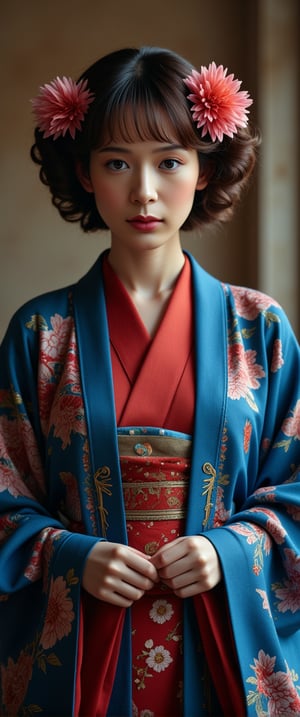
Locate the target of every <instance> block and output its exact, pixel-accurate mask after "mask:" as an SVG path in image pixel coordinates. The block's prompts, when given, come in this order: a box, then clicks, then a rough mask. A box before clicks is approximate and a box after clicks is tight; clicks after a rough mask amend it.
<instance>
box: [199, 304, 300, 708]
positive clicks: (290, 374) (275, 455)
mask: <svg viewBox="0 0 300 717" xmlns="http://www.w3.org/2000/svg"><path fill="white" fill-rule="evenodd" d="M234 299H235V303H234V310H233V311H232V312H231V316H230V321H229V338H228V366H229V371H228V372H229V386H228V413H227V421H226V425H225V429H224V435H223V446H222V450H221V466H220V474H219V481H218V505H217V511H216V515H215V527H212V528H211V529H210V530H209V531H208V532H207V533H206V536H207V537H208V538H209V539H210V540H211V542H212V543H213V544H214V546H215V547H216V549H217V551H218V554H219V557H220V561H221V565H222V570H223V578H224V585H225V589H226V593H227V600H228V606H229V612H230V619H231V623H232V628H233V634H234V639H235V645H236V649H237V652H238V655H239V661H240V667H241V671H242V676H243V682H244V685H246V687H247V689H246V696H247V704H248V709H249V714H252V713H253V714H258V713H259V714H260V713H262V712H260V711H259V710H263V709H266V710H267V713H268V714H269V713H270V714H278V715H279V714H286V715H292V714H299V713H300V696H299V695H300V686H299V673H300V657H299V655H300V641H299V634H300V633H299V629H300V442H299V441H300V351H299V344H298V342H297V339H296V337H295V335H294V333H293V331H292V329H291V327H290V324H289V322H288V320H287V318H286V316H285V314H284V312H283V311H282V310H281V309H280V307H278V306H277V305H275V306H271V305H270V304H271V300H269V299H268V297H265V296H263V295H261V294H258V293H252V294H250V293H249V292H246V290H245V291H244V292H242V290H236V291H235V296H234ZM252 710H253V712H252ZM257 710H258V711H257ZM276 710H277V711H276ZM280 710H281V711H280Z"/></svg>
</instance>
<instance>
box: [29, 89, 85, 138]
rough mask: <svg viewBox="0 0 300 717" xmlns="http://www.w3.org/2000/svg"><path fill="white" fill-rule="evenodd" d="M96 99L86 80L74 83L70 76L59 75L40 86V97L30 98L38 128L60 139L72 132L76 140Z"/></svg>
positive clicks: (46, 135) (45, 134) (49, 135)
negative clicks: (91, 104) (76, 135)
mask: <svg viewBox="0 0 300 717" xmlns="http://www.w3.org/2000/svg"><path fill="white" fill-rule="evenodd" d="M93 100H94V95H93V94H92V93H91V92H90V90H89V89H87V80H79V82H74V80H72V79H71V77H56V79H55V80H52V82H50V83H49V84H46V85H43V86H42V87H40V94H39V95H38V97H36V98H35V99H33V100H31V103H32V106H33V112H34V115H35V118H36V122H37V126H38V129H39V130H40V132H43V133H44V135H43V136H44V137H45V138H46V137H53V139H57V138H58V137H64V136H65V134H66V133H67V132H70V135H71V137H72V139H74V138H75V133H76V130H79V131H80V130H81V123H82V122H83V120H84V116H85V114H86V113H87V111H88V108H89V105H90V103H91V102H93Z"/></svg>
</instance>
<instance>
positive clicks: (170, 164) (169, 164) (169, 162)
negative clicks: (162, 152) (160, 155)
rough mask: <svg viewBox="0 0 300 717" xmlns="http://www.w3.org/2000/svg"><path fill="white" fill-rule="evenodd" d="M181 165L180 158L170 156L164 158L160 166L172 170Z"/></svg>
mask: <svg viewBox="0 0 300 717" xmlns="http://www.w3.org/2000/svg"><path fill="white" fill-rule="evenodd" d="M180 165H181V162H179V160H178V159H171V158H168V159H164V160H163V161H162V162H161V163H160V165H159V166H160V167H161V169H168V170H172V169H177V167H179V166H180Z"/></svg>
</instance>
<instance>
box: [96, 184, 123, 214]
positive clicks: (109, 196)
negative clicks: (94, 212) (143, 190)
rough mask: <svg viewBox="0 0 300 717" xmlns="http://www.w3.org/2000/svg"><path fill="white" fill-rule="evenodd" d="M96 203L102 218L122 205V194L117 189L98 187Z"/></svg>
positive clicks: (105, 186)
mask: <svg viewBox="0 0 300 717" xmlns="http://www.w3.org/2000/svg"><path fill="white" fill-rule="evenodd" d="M95 201H96V205H97V208H98V211H99V212H100V214H101V216H103V214H106V213H107V212H110V211H114V210H115V209H117V208H118V207H119V206H120V204H121V193H120V192H117V191H116V189H115V187H111V186H107V185H106V184H105V185H104V186H103V185H102V186H98V187H97V188H96V191H95Z"/></svg>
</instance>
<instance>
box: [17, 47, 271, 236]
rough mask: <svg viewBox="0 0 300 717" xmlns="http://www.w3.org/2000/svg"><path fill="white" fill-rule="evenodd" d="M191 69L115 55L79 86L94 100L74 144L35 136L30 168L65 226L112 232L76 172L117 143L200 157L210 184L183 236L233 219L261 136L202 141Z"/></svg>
mask: <svg viewBox="0 0 300 717" xmlns="http://www.w3.org/2000/svg"><path fill="white" fill-rule="evenodd" d="M193 69H194V68H193V66H192V65H191V64H190V63H189V62H188V61H187V60H185V59H184V58H182V57H180V56H179V55H177V54H176V53H174V52H172V51H171V50H167V49H162V48H158V47H142V48H141V49H134V48H128V49H122V50H117V51H115V52H112V53H110V54H108V55H106V56H104V57H103V58H101V59H100V60H98V61H97V62H95V63H94V64H93V65H91V67H90V68H89V69H87V70H86V71H85V72H84V73H83V74H82V75H81V77H80V78H79V79H86V80H87V82H88V88H89V90H90V91H91V92H92V93H93V94H94V96H95V98H94V100H93V102H92V103H91V104H90V106H89V110H88V113H87V115H86V117H85V120H84V122H83V126H82V131H81V132H80V131H79V132H77V133H76V136H75V139H72V138H71V137H70V136H69V135H65V136H64V137H60V138H58V139H56V140H53V138H52V137H50V138H47V139H45V138H44V137H43V133H42V132H41V131H39V129H36V130H35V143H34V145H33V146H32V148H31V157H32V159H33V161H34V162H35V163H36V164H38V165H40V179H41V181H42V182H43V184H46V185H47V186H48V187H49V189H50V192H51V194H52V202H53V204H54V206H56V207H57V209H58V211H59V212H60V214H61V216H62V217H63V218H64V219H66V220H67V221H70V222H76V221H78V222H80V224H81V227H82V229H83V230H84V231H86V232H92V231H96V230H98V229H107V226H106V224H105V223H104V221H103V219H102V218H101V216H100V215H99V213H98V210H97V208H96V204H95V200H94V195H93V194H91V193H88V192H87V191H85V189H84V188H83V187H82V184H81V182H80V180H79V178H78V172H77V168H78V165H80V167H81V169H82V170H83V172H84V173H86V174H87V175H88V173H89V162H90V154H91V151H92V150H94V149H97V148H99V147H101V146H103V145H105V144H107V143H109V142H110V141H112V140H116V139H118V140H120V139H121V140H123V141H125V142H130V141H137V140H139V139H140V140H146V141H147V140H152V141H153V140H157V141H162V142H174V141H176V142H177V143H179V144H181V145H182V146H183V147H185V148H189V149H195V150H197V152H198V155H199V162H200V167H201V173H203V174H204V175H205V177H206V179H207V182H208V183H207V186H206V187H205V189H203V190H197V191H196V192H195V198H194V203H193V207H192V210H191V212H190V214H189V216H188V218H187V219H186V221H185V223H184V224H183V226H182V227H181V229H182V230H190V229H194V228H199V227H202V226H204V225H206V224H211V223H212V222H220V221H221V222H223V221H227V220H228V219H229V218H230V217H231V216H232V213H233V210H234V208H235V206H236V204H237V202H238V201H239V199H240V195H241V191H242V189H243V188H244V186H245V185H246V183H247V180H248V178H249V176H250V174H251V172H252V170H253V168H254V165H255V160H256V148H257V146H258V143H259V140H258V136H257V134H256V133H254V132H251V130H250V128H249V127H247V128H245V129H240V130H238V132H237V133H236V135H235V136H234V137H233V139H231V138H229V137H224V138H223V141H222V142H219V141H215V142H212V141H211V140H210V139H209V137H208V136H206V137H205V138H201V136H200V131H199V130H197V126H196V123H195V122H194V120H193V119H192V113H191V111H190V106H191V105H190V102H189V100H187V95H188V94H189V90H188V88H187V87H186V85H185V83H184V82H183V80H184V78H185V77H187V75H190V74H191V72H192V70H193Z"/></svg>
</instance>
